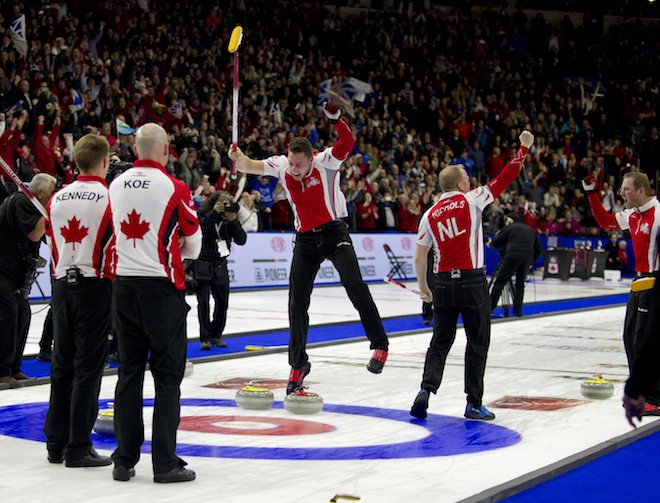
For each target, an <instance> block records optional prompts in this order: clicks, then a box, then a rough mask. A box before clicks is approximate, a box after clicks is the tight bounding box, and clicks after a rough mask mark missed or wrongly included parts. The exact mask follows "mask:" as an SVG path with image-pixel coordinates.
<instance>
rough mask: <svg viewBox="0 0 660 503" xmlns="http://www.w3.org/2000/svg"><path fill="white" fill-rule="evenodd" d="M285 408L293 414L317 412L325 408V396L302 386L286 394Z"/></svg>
mask: <svg viewBox="0 0 660 503" xmlns="http://www.w3.org/2000/svg"><path fill="white" fill-rule="evenodd" d="M284 408H285V409H286V410H288V411H289V412H291V413H293V414H316V413H317V412H321V411H322V410H323V398H321V397H320V395H317V394H316V393H311V392H309V391H305V389H304V388H301V389H299V390H296V391H294V392H293V393H291V394H290V395H287V396H286V398H285V399H284Z"/></svg>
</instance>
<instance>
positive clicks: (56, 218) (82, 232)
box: [46, 175, 116, 279]
mask: <svg viewBox="0 0 660 503" xmlns="http://www.w3.org/2000/svg"><path fill="white" fill-rule="evenodd" d="M46 211H47V212H48V226H47V229H46V235H47V237H48V244H49V245H50V248H51V252H52V255H53V263H52V265H51V269H52V272H53V277H54V278H55V279H61V278H64V277H65V276H66V270H67V269H68V268H70V267H72V266H76V267H77V268H78V269H79V270H80V272H81V273H82V274H83V276H85V277H86V278H106V279H112V277H113V269H114V265H115V264H114V262H115V258H116V257H115V249H114V236H113V233H112V215H111V213H110V198H109V197H108V187H107V186H106V184H105V180H103V178H99V177H97V176H86V175H80V176H79V177H78V179H77V180H76V181H75V182H73V183H72V184H70V185H67V186H66V187H65V188H63V189H62V190H60V191H59V192H57V193H55V194H53V197H51V199H50V201H49V202H48V205H47V206H46Z"/></svg>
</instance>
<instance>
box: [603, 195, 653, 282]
mask: <svg viewBox="0 0 660 503" xmlns="http://www.w3.org/2000/svg"><path fill="white" fill-rule="evenodd" d="M614 217H615V218H616V223H617V224H618V226H619V228H620V229H621V230H626V229H628V230H629V231H630V238H631V240H632V246H633V252H634V253H635V270H636V271H637V272H639V273H651V272H654V271H657V270H658V269H660V259H659V258H658V228H659V227H660V203H659V202H658V200H657V199H656V198H653V199H651V200H650V201H649V202H648V203H646V204H645V205H643V206H640V207H639V208H633V209H628V210H623V211H620V212H618V213H615V214H614Z"/></svg>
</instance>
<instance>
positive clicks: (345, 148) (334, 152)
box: [263, 120, 355, 232]
mask: <svg viewBox="0 0 660 503" xmlns="http://www.w3.org/2000/svg"><path fill="white" fill-rule="evenodd" d="M335 129H336V131H337V133H338V134H339V141H338V142H337V143H336V144H335V145H334V146H333V147H328V148H326V149H325V150H323V151H322V152H319V153H317V154H315V155H314V158H313V160H312V167H311V169H310V170H309V173H307V175H306V176H305V178H303V179H302V180H300V181H299V180H296V179H295V178H294V177H293V176H291V175H290V174H288V173H287V169H288V167H289V160H288V159H287V157H286V156H284V155H278V156H273V157H269V158H267V159H264V160H263V164H264V174H265V175H266V176H273V177H276V178H279V180H280V183H281V184H282V187H283V188H284V191H285V193H286V197H287V199H288V200H289V203H290V204H291V209H292V210H293V215H294V217H295V226H296V231H298V232H307V231H311V230H312V229H314V228H316V227H318V226H320V225H323V224H327V223H328V222H332V221H333V220H338V219H340V218H346V217H347V216H348V211H347V209H346V198H345V197H344V193H343V192H342V191H341V190H340V189H339V176H340V174H339V168H340V167H341V164H342V162H344V160H345V159H346V157H348V154H349V153H350V151H351V149H352V148H353V144H354V143H355V140H354V138H353V134H352V133H351V130H350V128H349V127H348V125H346V123H345V122H344V121H342V120H340V121H338V122H337V123H336V124H335Z"/></svg>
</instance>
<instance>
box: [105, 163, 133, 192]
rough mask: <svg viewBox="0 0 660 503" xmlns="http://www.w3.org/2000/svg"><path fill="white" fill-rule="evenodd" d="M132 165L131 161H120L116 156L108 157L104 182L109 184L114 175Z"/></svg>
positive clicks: (116, 175)
mask: <svg viewBox="0 0 660 503" xmlns="http://www.w3.org/2000/svg"><path fill="white" fill-rule="evenodd" d="M132 166H133V163H132V162H129V161H122V160H121V159H119V158H118V157H116V156H113V157H111V158H110V166H109V167H108V174H107V175H106V176H105V183H107V184H108V185H110V182H112V180H114V179H115V178H116V177H118V176H119V175H121V174H122V173H123V172H124V171H126V170H127V169H129V168H131V167H132Z"/></svg>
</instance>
